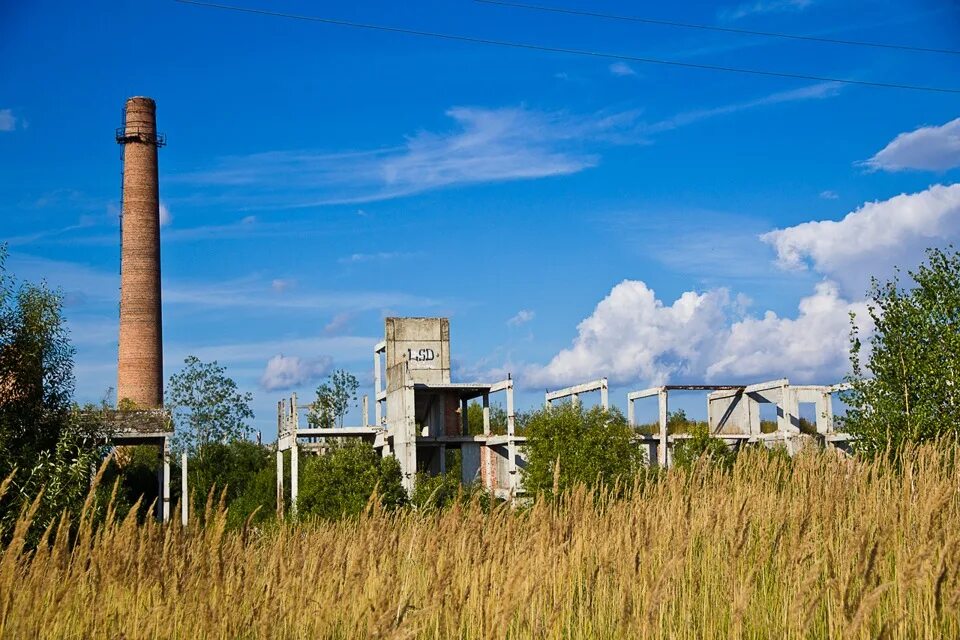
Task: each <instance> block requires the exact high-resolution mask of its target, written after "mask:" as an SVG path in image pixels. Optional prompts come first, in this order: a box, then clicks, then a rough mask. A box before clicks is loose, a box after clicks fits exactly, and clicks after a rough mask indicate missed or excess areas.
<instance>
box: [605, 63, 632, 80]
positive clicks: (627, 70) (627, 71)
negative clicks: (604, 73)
mask: <svg viewBox="0 0 960 640" xmlns="http://www.w3.org/2000/svg"><path fill="white" fill-rule="evenodd" d="M610 73H612V74H613V75H615V76H621V77H623V76H635V75H637V72H636V71H635V70H634V69H633V67H631V66H630V65H628V64H627V63H626V62H614V63H613V64H611V65H610Z"/></svg>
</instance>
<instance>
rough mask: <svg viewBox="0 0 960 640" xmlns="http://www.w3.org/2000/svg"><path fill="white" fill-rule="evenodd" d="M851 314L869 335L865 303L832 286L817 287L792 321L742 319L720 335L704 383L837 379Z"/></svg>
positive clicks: (843, 364) (769, 316)
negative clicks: (847, 296) (757, 379)
mask: <svg viewBox="0 0 960 640" xmlns="http://www.w3.org/2000/svg"><path fill="white" fill-rule="evenodd" d="M851 312H853V313H855V314H856V318H857V322H858V323H861V324H860V328H861V329H863V330H869V327H868V325H867V324H865V323H867V322H868V321H869V316H868V315H867V308H866V304H865V303H863V302H850V301H848V300H845V299H844V298H843V297H842V296H841V295H840V289H839V287H838V286H837V284H836V283H835V282H831V281H823V282H820V283H819V284H817V286H816V289H815V291H814V293H813V294H812V295H810V296H807V297H805V298H803V299H802V300H800V304H799V307H798V313H797V317H796V318H781V317H779V316H778V315H777V314H776V313H774V312H773V311H767V312H766V313H765V314H764V315H763V317H762V318H756V317H750V316H748V317H745V318H743V319H742V320H739V321H738V322H735V323H733V324H732V325H731V327H730V329H729V331H726V332H722V333H721V334H720V335H721V336H722V337H723V340H722V341H721V342H720V344H719V345H718V346H719V350H718V351H717V353H716V355H715V356H714V361H713V362H712V363H711V364H710V366H708V367H707V370H706V379H707V380H711V381H713V380H719V379H725V378H732V379H735V380H742V379H743V378H744V377H745V376H752V377H757V378H761V377H765V376H766V377H779V376H789V377H790V378H792V379H796V380H798V381H812V380H819V381H827V382H830V381H834V380H838V379H839V378H841V377H842V376H843V375H844V374H845V373H846V372H847V369H848V363H849V358H848V353H849V341H848V339H849V334H850V313H851Z"/></svg>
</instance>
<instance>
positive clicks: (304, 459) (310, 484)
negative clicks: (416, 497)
mask: <svg viewBox="0 0 960 640" xmlns="http://www.w3.org/2000/svg"><path fill="white" fill-rule="evenodd" d="M300 460H301V463H300V495H299V500H298V503H297V509H298V512H299V515H300V517H305V518H310V517H315V518H323V519H336V518H341V517H343V516H355V515H358V514H359V513H361V512H362V511H363V509H364V507H366V505H367V503H368V502H369V500H370V496H371V495H373V492H374V490H376V492H377V495H378V496H379V498H380V504H381V505H382V506H384V507H386V508H394V507H398V506H400V505H403V504H404V503H406V499H407V494H406V492H405V491H404V489H403V484H402V482H401V473H400V463H399V462H397V460H396V459H395V458H382V457H381V456H380V454H378V453H377V451H376V450H375V449H374V448H373V447H371V446H370V445H369V444H367V443H364V442H358V441H348V442H346V443H343V444H340V443H335V444H333V445H332V448H331V450H330V451H329V452H328V453H327V454H326V455H322V456H301V458H300Z"/></svg>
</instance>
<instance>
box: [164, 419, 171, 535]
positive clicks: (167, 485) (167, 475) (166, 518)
mask: <svg viewBox="0 0 960 640" xmlns="http://www.w3.org/2000/svg"><path fill="white" fill-rule="evenodd" d="M162 513H163V521H164V522H169V521H170V443H169V442H168V441H167V439H166V438H164V439H163V512H162Z"/></svg>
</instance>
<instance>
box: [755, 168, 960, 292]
mask: <svg viewBox="0 0 960 640" xmlns="http://www.w3.org/2000/svg"><path fill="white" fill-rule="evenodd" d="M760 239H761V240H763V241H764V242H766V243H768V244H770V245H771V246H773V247H774V248H775V249H776V252H777V263H778V265H779V266H780V267H781V268H783V269H792V270H803V269H806V268H807V267H808V265H809V266H812V267H813V269H814V270H815V271H817V272H818V273H821V274H823V275H825V276H827V277H829V278H830V279H833V280H836V281H838V282H839V283H840V284H841V285H843V286H844V289H845V291H847V292H848V293H850V294H853V295H857V296H859V295H861V294H862V293H863V292H864V290H865V289H866V286H867V284H868V282H869V277H870V276H876V277H878V278H886V277H888V276H889V275H890V274H891V272H892V268H893V266H894V265H899V266H903V267H912V266H913V265H914V264H916V263H917V262H919V260H920V259H921V257H922V254H923V250H924V249H926V248H927V247H930V246H937V245H941V244H945V243H946V242H949V241H952V240H957V239H960V184H953V185H948V186H944V185H934V186H932V187H930V188H928V189H926V190H925V191H921V192H919V193H912V194H901V195H898V196H895V197H893V198H890V199H888V200H883V201H875V202H868V203H866V204H864V205H862V206H861V207H860V208H859V209H856V210H855V211H852V212H850V213H848V214H847V215H846V216H845V217H844V218H843V219H842V220H817V221H811V222H804V223H802V224H798V225H796V226H793V227H788V228H786V229H777V230H775V231H770V232H768V233H765V234H763V235H761V236H760Z"/></svg>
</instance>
